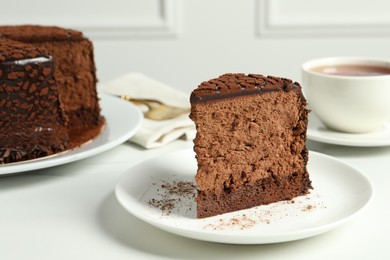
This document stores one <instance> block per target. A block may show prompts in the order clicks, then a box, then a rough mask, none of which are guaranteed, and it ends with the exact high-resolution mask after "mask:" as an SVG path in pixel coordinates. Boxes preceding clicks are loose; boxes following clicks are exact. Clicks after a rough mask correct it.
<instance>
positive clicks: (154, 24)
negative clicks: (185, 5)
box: [0, 0, 179, 38]
mask: <svg viewBox="0 0 390 260" xmlns="http://www.w3.org/2000/svg"><path fill="white" fill-rule="evenodd" d="M178 14H179V10H178V9H177V0H147V1H140V0H110V1H107V0H66V1H62V0H33V1H26V0H12V1H4V3H2V6H1V8H0V19H1V23H2V24H45V25H58V26H64V27H70V28H75V29H79V30H82V31H84V33H85V34H87V35H88V36H90V37H93V38H129V37H130V38H131V37H139V36H172V35H175V34H176V33H177V32H178V28H179V25H178V19H177V16H178Z"/></svg>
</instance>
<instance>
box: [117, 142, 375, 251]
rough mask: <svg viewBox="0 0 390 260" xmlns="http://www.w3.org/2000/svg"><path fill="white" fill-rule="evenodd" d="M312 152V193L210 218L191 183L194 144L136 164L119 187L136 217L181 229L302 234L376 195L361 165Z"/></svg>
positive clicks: (252, 236)
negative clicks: (200, 210)
mask: <svg viewBox="0 0 390 260" xmlns="http://www.w3.org/2000/svg"><path fill="white" fill-rule="evenodd" d="M309 158H310V160H309V164H308V170H309V173H310V176H311V180H312V183H313V187H314V190H312V191H311V193H310V194H308V195H305V196H301V197H298V198H295V199H294V200H293V201H282V202H277V203H273V204H270V205H266V206H260V207H254V208H251V209H247V210H241V211H237V212H232V213H227V214H223V215H219V216H215V217H210V218H205V219H197V218H196V217H195V215H196V204H195V201H194V196H195V192H196V191H195V187H194V186H189V185H188V184H191V185H194V175H195V173H196V160H195V155H194V152H193V151H192V150H191V149H188V150H182V151H177V152H174V153H170V154H166V155H163V156H160V157H156V158H153V159H150V160H147V161H144V162H142V163H140V164H138V165H136V166H134V167H132V168H131V169H129V170H128V171H126V172H125V173H124V174H123V175H122V176H121V178H120V179H119V181H118V183H117V186H116V189H115V193H116V197H117V199H118V201H119V203H120V204H121V205H122V206H123V207H124V208H125V209H126V210H127V211H128V212H130V213H131V214H133V215H134V216H135V217H137V218H139V219H141V220H143V221H145V222H148V223H150V224H151V225H153V226H155V227H157V228H160V229H163V230H166V231H168V232H171V233H174V234H177V235H181V236H185V237H189V238H193V239H199V240H204V241H212V242H220V243H230V244H266V243H278V242H286V241H292V240H298V239H303V238H307V237H311V236H315V235H319V234H322V233H324V232H327V231H329V230H331V229H334V228H336V227H338V226H340V225H341V224H344V223H345V222H347V221H349V220H350V219H351V218H352V217H354V216H356V215H357V214H358V213H360V212H361V210H362V209H363V208H364V207H365V206H366V205H367V204H368V203H369V202H370V200H371V199H372V196H373V186H372V184H371V182H370V181H369V180H368V179H367V177H366V176H365V175H364V174H363V173H361V172H359V171H358V170H357V169H355V168H353V167H351V166H349V165H347V164H345V163H344V162H342V161H339V160H337V159H335V158H333V157H330V156H327V155H323V154H320V153H316V152H312V151H311V152H310V157H309ZM182 182H184V183H186V184H187V185H186V186H184V187H182V188H181V189H183V190H186V191H187V192H186V193H185V194H184V195H183V194H182V195H180V196H178V195H177V194H175V191H177V190H180V189H177V188H175V186H177V184H178V183H182ZM175 183H176V184H175ZM191 187H192V188H191ZM184 188H185V189H184ZM188 188H190V192H189V189H188ZM123 225H125V223H123Z"/></svg>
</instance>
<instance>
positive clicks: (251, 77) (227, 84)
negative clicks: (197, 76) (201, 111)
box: [190, 73, 305, 103]
mask: <svg viewBox="0 0 390 260" xmlns="http://www.w3.org/2000/svg"><path fill="white" fill-rule="evenodd" d="M293 90H295V91H299V92H301V86H300V84H299V83H297V82H293V81H292V80H290V79H286V78H279V77H273V76H263V75H260V74H248V75H246V74H244V73H227V74H223V75H221V76H219V77H218V78H216V79H212V80H209V81H205V82H202V83H201V84H200V85H199V86H198V88H197V89H195V90H194V91H193V92H192V93H191V97H190V101H191V103H201V102H207V101H212V100H215V99H223V98H229V97H235V96H244V95H253V94H262V93H265V92H271V91H285V92H288V91H293ZM302 98H303V100H305V99H304V97H303V95H302Z"/></svg>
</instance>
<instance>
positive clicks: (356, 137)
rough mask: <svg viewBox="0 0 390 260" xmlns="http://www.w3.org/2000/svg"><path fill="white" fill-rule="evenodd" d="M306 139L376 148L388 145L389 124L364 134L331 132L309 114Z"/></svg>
mask: <svg viewBox="0 0 390 260" xmlns="http://www.w3.org/2000/svg"><path fill="white" fill-rule="evenodd" d="M307 138H308V139H309V140H313V141H318V142H323V143H329V144H337V145H345V146H358V147H359V146H360V147H377V146H388V145H390V123H389V124H387V125H386V126H385V127H383V128H382V129H380V130H378V131H375V132H371V133H366V134H351V133H342V132H337V131H332V130H330V129H328V128H326V127H325V126H324V124H323V123H322V122H321V121H320V120H319V119H318V118H317V116H316V115H315V114H314V112H311V113H310V114H309V127H308V129H307Z"/></svg>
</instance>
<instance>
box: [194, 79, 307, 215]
mask: <svg viewBox="0 0 390 260" xmlns="http://www.w3.org/2000/svg"><path fill="white" fill-rule="evenodd" d="M190 117H191V119H192V120H193V121H194V122H195V125H196V130H197V134H196V138H195V139H194V150H195V153H196V159H197V162H198V170H197V174H196V177H195V179H196V183H197V186H198V195H197V199H196V201H197V216H198V218H204V217H209V216H214V215H218V214H222V213H226V212H231V211H236V210H241V209H247V208H250V207H254V206H258V205H264V204H269V203H273V202H276V201H280V200H288V199H292V198H294V197H296V196H299V195H303V194H306V193H308V190H309V189H310V188H311V181H310V179H309V174H308V172H307V169H306V165H307V161H308V151H307V148H306V145H305V142H306V130H307V123H308V109H307V108H306V100H305V98H304V97H303V94H302V91H301V87H300V85H299V84H298V83H294V82H292V81H291V80H289V79H284V78H277V77H271V76H268V77H265V76H262V75H255V74H249V75H245V74H225V75H222V76H220V77H219V78H216V79H213V80H210V81H208V82H203V83H202V84H200V86H199V87H198V88H197V89H195V90H194V91H193V92H192V94H191V114H190Z"/></svg>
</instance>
